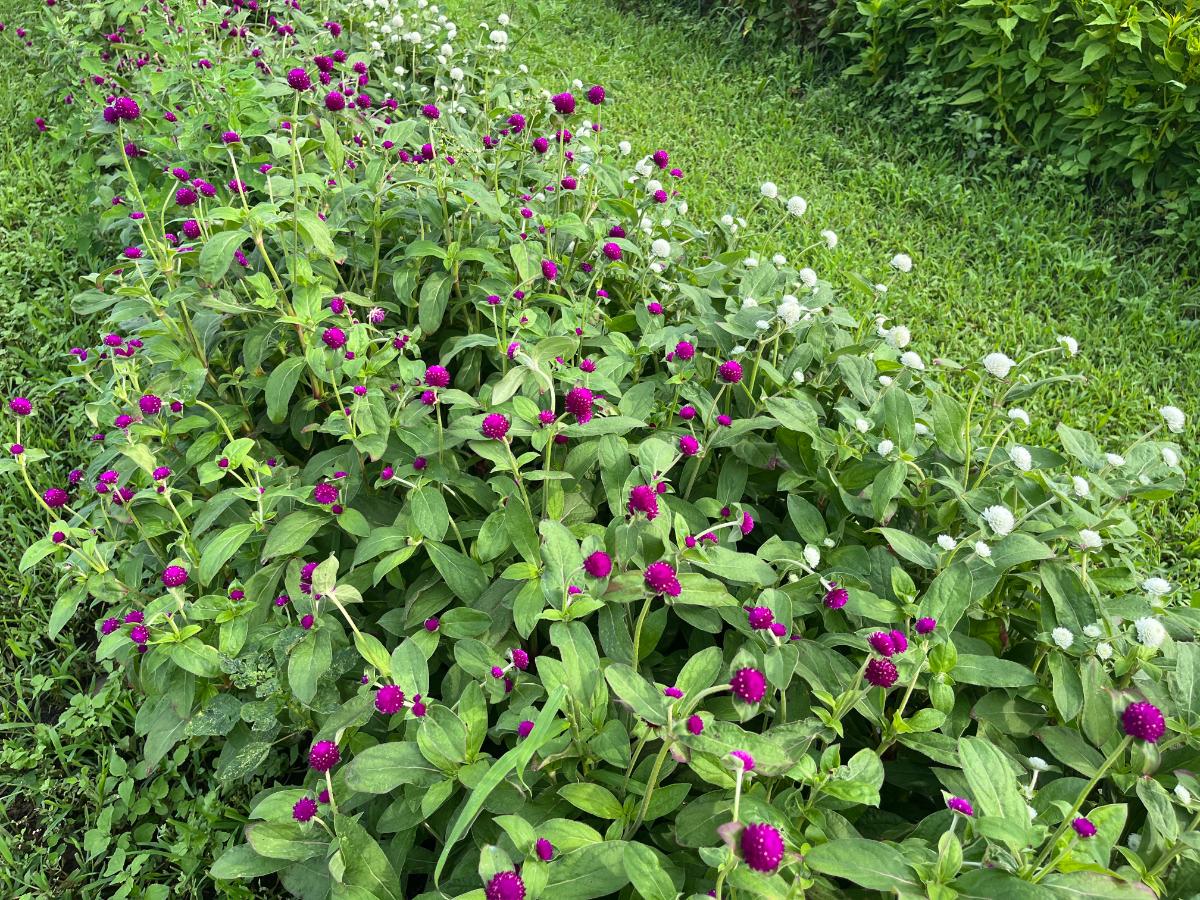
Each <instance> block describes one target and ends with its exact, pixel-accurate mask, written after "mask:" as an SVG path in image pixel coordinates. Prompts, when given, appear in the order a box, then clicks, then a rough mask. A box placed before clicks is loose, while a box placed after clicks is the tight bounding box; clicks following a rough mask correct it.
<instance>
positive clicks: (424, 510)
mask: <svg viewBox="0 0 1200 900" xmlns="http://www.w3.org/2000/svg"><path fill="white" fill-rule="evenodd" d="M408 504H409V509H410V511H411V512H412V517H413V524H415V525H416V526H417V530H418V531H420V533H421V534H422V536H424V537H425V538H427V539H428V540H431V541H440V540H441V539H442V538H444V537H445V536H446V529H448V528H449V527H450V511H449V510H448V509H447V508H446V500H445V498H444V497H443V496H442V492H441V491H439V490H438V489H437V488H432V487H421V488H417V490H415V491H413V492H412V493H410V494H409V495H408Z"/></svg>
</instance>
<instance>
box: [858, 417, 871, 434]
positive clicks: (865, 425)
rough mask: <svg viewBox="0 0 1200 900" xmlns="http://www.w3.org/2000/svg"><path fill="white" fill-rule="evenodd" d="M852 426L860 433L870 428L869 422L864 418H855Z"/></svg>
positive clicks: (864, 432)
mask: <svg viewBox="0 0 1200 900" xmlns="http://www.w3.org/2000/svg"><path fill="white" fill-rule="evenodd" d="M854 427H855V428H856V429H858V431H859V432H860V433H861V434H866V433H867V432H868V431H870V430H871V423H870V422H868V421H867V420H866V419H855V420H854Z"/></svg>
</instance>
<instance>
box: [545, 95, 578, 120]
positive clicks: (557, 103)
mask: <svg viewBox="0 0 1200 900" xmlns="http://www.w3.org/2000/svg"><path fill="white" fill-rule="evenodd" d="M550 102H551V103H553V104H554V110H555V112H557V113H560V114H561V115H564V116H569V115H570V114H571V113H573V112H575V95H574V94H572V93H571V92H570V91H563V92H562V93H561V94H555V95H554V96H553V97H551V98H550Z"/></svg>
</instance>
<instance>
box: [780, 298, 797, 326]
mask: <svg viewBox="0 0 1200 900" xmlns="http://www.w3.org/2000/svg"><path fill="white" fill-rule="evenodd" d="M803 312H804V307H802V306H801V305H800V300H799V298H798V297H796V296H794V295H792V294H784V295H783V299H782V300H780V301H779V306H778V307H777V308H776V313H777V314H778V315H779V318H781V319H783V324H784V325H786V326H787V327H788V328H791V327H792V326H793V325H795V324H796V323H797V322H799V321H800V316H801V314H802V313H803Z"/></svg>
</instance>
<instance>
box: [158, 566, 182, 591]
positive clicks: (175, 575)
mask: <svg viewBox="0 0 1200 900" xmlns="http://www.w3.org/2000/svg"><path fill="white" fill-rule="evenodd" d="M187 580H188V571H187V569H185V568H184V567H183V566H167V567H166V568H165V569H163V572H162V583H163V585H164V586H165V587H169V588H175V587H179V586H180V585H183V584H186V583H187Z"/></svg>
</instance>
